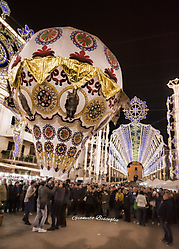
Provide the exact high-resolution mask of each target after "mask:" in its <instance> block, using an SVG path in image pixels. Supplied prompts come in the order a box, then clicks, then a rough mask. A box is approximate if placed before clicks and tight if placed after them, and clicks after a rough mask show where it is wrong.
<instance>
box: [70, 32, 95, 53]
mask: <svg viewBox="0 0 179 249" xmlns="http://www.w3.org/2000/svg"><path fill="white" fill-rule="evenodd" d="M70 38H71V40H72V42H73V44H74V45H75V46H77V47H78V48H79V49H81V50H87V51H93V50H95V49H96V48H97V42H96V40H95V39H94V37H92V36H91V35H90V34H88V33H86V32H83V31H73V32H72V33H71V36H70Z"/></svg>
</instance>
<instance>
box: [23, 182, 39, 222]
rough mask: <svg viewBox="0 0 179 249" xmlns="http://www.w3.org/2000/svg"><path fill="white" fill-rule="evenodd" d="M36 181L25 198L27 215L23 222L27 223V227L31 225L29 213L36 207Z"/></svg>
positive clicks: (32, 183)
mask: <svg viewBox="0 0 179 249" xmlns="http://www.w3.org/2000/svg"><path fill="white" fill-rule="evenodd" d="M35 186H36V181H34V180H32V181H31V185H30V186H29V187H28V189H27V192H26V195H25V198H24V203H25V215H24V217H23V219H22V220H23V221H24V222H25V224H26V225H31V223H30V222H29V213H30V211H32V208H33V206H34V195H35V192H36V188H35Z"/></svg>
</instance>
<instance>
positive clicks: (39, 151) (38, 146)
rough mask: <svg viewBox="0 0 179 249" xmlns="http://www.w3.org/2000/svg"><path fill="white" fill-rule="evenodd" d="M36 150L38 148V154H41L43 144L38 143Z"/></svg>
mask: <svg viewBox="0 0 179 249" xmlns="http://www.w3.org/2000/svg"><path fill="white" fill-rule="evenodd" d="M36 148H37V151H38V153H41V152H42V143H41V142H39V141H38V142H37V143H36Z"/></svg>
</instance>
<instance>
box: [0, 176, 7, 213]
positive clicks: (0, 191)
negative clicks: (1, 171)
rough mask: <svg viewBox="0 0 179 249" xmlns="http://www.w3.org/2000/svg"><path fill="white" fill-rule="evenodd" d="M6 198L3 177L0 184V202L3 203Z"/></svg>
mask: <svg viewBox="0 0 179 249" xmlns="http://www.w3.org/2000/svg"><path fill="white" fill-rule="evenodd" d="M6 200H7V188H6V179H5V178H4V179H3V181H2V183H1V185H0V202H1V203H2V204H3V205H5V202H6ZM5 208H6V207H5ZM3 209H4V208H3Z"/></svg>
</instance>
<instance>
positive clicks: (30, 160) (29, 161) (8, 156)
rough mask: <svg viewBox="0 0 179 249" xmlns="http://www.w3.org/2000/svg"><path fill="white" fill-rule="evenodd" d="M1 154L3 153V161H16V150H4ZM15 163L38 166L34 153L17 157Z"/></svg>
mask: <svg viewBox="0 0 179 249" xmlns="http://www.w3.org/2000/svg"><path fill="white" fill-rule="evenodd" d="M1 155H2V157H1V161H3V162H7V163H12V162H14V151H13V150H2V151H1ZM15 164H16V165H24V166H31V167H37V158H36V156H34V155H26V156H20V157H16V158H15Z"/></svg>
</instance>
